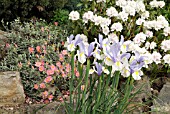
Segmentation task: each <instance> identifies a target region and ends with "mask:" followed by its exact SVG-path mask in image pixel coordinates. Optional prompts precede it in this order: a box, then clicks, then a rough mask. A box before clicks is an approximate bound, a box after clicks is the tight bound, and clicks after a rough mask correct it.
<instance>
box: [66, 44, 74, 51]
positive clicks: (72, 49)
mask: <svg viewBox="0 0 170 114" xmlns="http://www.w3.org/2000/svg"><path fill="white" fill-rule="evenodd" d="M75 48H76V47H75V45H74V44H73V43H71V44H69V45H68V46H67V49H68V51H71V52H72V51H74V50H75Z"/></svg>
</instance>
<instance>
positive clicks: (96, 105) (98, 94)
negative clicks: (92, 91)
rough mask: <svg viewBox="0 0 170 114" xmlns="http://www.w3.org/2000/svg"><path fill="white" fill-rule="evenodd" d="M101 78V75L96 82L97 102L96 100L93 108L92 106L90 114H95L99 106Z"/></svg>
mask: <svg viewBox="0 0 170 114" xmlns="http://www.w3.org/2000/svg"><path fill="white" fill-rule="evenodd" d="M102 76H103V74H102V75H101V76H100V77H99V80H98V88H97V90H98V92H97V100H96V103H95V106H94V109H93V113H92V114H95V113H96V110H97V108H98V106H99V105H100V98H101V87H102Z"/></svg>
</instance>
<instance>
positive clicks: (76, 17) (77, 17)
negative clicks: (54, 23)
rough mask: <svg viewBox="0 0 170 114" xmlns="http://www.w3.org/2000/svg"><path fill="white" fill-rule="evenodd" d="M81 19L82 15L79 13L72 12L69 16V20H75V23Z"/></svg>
mask: <svg viewBox="0 0 170 114" xmlns="http://www.w3.org/2000/svg"><path fill="white" fill-rule="evenodd" d="M79 18H80V14H79V12H78V11H72V12H70V14H69V19H71V20H73V21H76V20H78V19H79Z"/></svg>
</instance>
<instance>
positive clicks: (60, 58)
mask: <svg viewBox="0 0 170 114" xmlns="http://www.w3.org/2000/svg"><path fill="white" fill-rule="evenodd" d="M59 60H60V61H61V62H62V61H64V57H63V55H62V54H59Z"/></svg>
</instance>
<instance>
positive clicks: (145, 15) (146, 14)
mask: <svg viewBox="0 0 170 114" xmlns="http://www.w3.org/2000/svg"><path fill="white" fill-rule="evenodd" d="M148 17H149V11H144V12H143V13H142V14H141V18H142V19H148Z"/></svg>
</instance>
